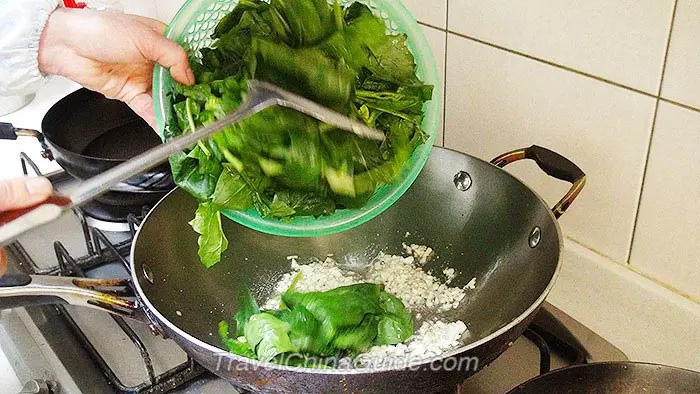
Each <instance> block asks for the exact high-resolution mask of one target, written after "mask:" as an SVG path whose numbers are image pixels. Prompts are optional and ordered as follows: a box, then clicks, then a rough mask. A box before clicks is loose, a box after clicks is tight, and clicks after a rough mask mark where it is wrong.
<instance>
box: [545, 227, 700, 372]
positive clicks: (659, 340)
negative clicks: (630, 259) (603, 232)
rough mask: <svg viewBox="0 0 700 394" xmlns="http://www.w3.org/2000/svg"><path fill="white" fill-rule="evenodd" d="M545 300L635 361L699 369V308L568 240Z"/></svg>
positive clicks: (698, 305) (699, 305)
mask: <svg viewBox="0 0 700 394" xmlns="http://www.w3.org/2000/svg"><path fill="white" fill-rule="evenodd" d="M564 244H565V247H566V249H565V251H564V254H563V256H562V268H561V272H560V274H559V278H558V279H557V281H556V283H555V284H554V288H552V292H551V293H550V294H549V297H547V301H549V302H551V303H552V304H553V305H554V306H556V307H558V308H560V309H562V310H564V311H565V312H566V313H568V314H569V315H571V317H573V318H574V319H576V320H578V321H579V322H581V323H582V324H584V325H585V326H587V327H588V328H590V329H591V330H593V331H594V332H595V333H596V334H598V335H600V336H602V337H603V338H605V339H606V340H608V341H610V342H611V343H612V344H613V345H615V346H617V347H618V348H619V349H620V350H622V351H623V352H624V353H625V354H626V355H627V357H629V358H630V359H631V360H635V361H646V362H652V363H662V364H668V365H673V366H676V367H680V368H689V369H693V370H700V357H698V352H697V347H698V345H697V344H698V343H700V325H698V321H700V304H696V303H694V302H692V301H690V300H688V299H686V298H683V297H681V296H679V295H677V294H674V293H672V292H671V291H669V290H668V289H665V288H664V287H662V286H659V285H658V284H656V283H654V282H652V281H651V280H649V279H646V278H644V277H642V276H641V275H638V274H636V273H634V272H632V271H631V270H629V269H627V268H626V267H623V266H620V265H618V264H614V263H613V262H611V261H608V260H606V259H604V258H602V257H600V256H598V255H596V254H595V253H593V252H591V251H590V250H587V249H586V248H584V247H581V246H579V245H577V244H576V243H574V242H570V241H567V242H565V243H564Z"/></svg>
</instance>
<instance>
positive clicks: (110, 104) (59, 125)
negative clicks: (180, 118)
mask: <svg viewBox="0 0 700 394" xmlns="http://www.w3.org/2000/svg"><path fill="white" fill-rule="evenodd" d="M18 136H30V137H35V138H37V139H38V140H39V142H40V143H41V146H42V149H43V150H42V156H43V157H45V158H47V159H50V160H56V162H57V163H58V164H59V165H60V166H61V167H62V168H63V169H64V170H65V171H66V172H67V173H68V174H70V175H71V176H73V177H74V178H76V179H79V180H84V179H88V178H91V177H93V176H95V175H97V174H100V173H102V172H104V171H105V170H107V169H109V168H112V167H114V166H116V165H118V164H120V163H123V162H124V161H126V160H128V159H130V158H132V157H134V156H136V155H138V154H139V153H143V152H145V151H147V150H148V149H150V148H152V147H154V146H157V145H158V144H160V143H161V140H160V138H159V137H158V135H157V134H156V133H155V132H154V131H153V129H152V128H151V127H150V126H149V125H148V123H146V121H144V120H143V119H141V118H140V117H139V116H138V115H136V113H134V112H133V111H132V110H131V109H130V108H129V107H128V106H127V105H126V104H124V103H122V102H121V101H118V100H111V99H108V98H106V97H105V96H103V95H102V94H100V93H97V92H94V91H91V90H88V89H85V88H81V89H78V90H77V91H75V92H73V93H71V94H69V95H68V96H66V97H64V98H62V99H61V100H59V101H58V102H57V103H56V104H54V105H53V106H52V107H51V108H50V109H49V111H48V112H47V113H46V115H45V116H44V119H43V120H42V122H41V132H40V131H38V130H31V129H21V128H15V127H14V126H13V125H12V124H9V123H0V139H12V140H14V139H17V137H18ZM174 187H175V183H174V181H173V178H172V174H171V172H170V166H169V164H168V163H164V164H163V165H160V166H158V167H156V168H154V169H153V170H151V171H147V172H145V173H142V174H140V175H138V176H136V177H133V178H131V179H129V180H127V181H126V182H123V183H121V184H119V185H117V186H116V187H115V188H113V189H112V190H111V191H110V192H109V193H106V194H104V195H102V196H100V197H99V198H98V200H99V201H100V202H103V203H105V204H108V205H122V204H126V205H130V206H131V205H136V206H143V205H148V206H153V204H155V203H156V202H157V201H158V200H160V199H161V198H163V197H164V196H165V194H166V193H167V192H169V191H170V190H172V189H173V188H174Z"/></svg>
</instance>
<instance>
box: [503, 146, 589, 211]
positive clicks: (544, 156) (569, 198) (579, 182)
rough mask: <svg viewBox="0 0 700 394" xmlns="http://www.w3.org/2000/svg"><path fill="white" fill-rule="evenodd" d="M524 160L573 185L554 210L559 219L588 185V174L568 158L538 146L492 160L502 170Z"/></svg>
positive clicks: (518, 150)
mask: <svg viewBox="0 0 700 394" xmlns="http://www.w3.org/2000/svg"><path fill="white" fill-rule="evenodd" d="M523 159H530V160H533V161H534V162H535V163H537V165H538V166H539V167H540V168H541V169H542V171H544V172H545V173H546V174H547V175H549V176H552V177H554V178H557V179H560V180H562V181H566V182H569V183H571V189H569V191H568V192H567V193H566V194H565V195H564V197H562V199H561V200H559V202H558V203H557V204H556V205H555V206H554V208H552V213H553V214H554V217H555V218H557V219H558V218H559V217H561V215H562V214H564V212H565V211H566V209H567V208H569V206H570V205H571V203H572V202H573V201H574V199H576V197H577V196H578V195H579V193H581V190H582V189H583V186H584V185H585V184H586V174H585V173H584V172H583V171H582V170H581V169H580V168H579V167H578V166H577V165H576V164H574V163H573V162H572V161H571V160H569V159H567V158H566V157H564V156H562V155H560V154H559V153H556V152H554V151H551V150H549V149H547V148H543V147H541V146H537V145H532V146H530V147H529V148H523V149H516V150H514V151H510V152H507V153H504V154H502V155H500V156H498V157H496V158H495V159H493V160H491V164H493V165H495V166H498V167H501V168H502V167H505V166H506V164H510V163H512V162H514V161H518V160H523Z"/></svg>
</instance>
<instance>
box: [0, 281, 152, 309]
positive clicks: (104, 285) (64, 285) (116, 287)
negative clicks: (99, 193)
mask: <svg viewBox="0 0 700 394" xmlns="http://www.w3.org/2000/svg"><path fill="white" fill-rule="evenodd" d="M129 293H130V287H129V280H128V279H88V278H76V277H67V276H47V275H27V274H6V275H3V276H2V277H0V309H10V308H18V307H25V306H33V305H46V304H66V303H67V304H70V305H77V306H85V307H89V308H94V309H99V310H101V311H107V312H110V313H112V314H115V315H119V316H124V317H134V318H137V317H138V316H139V315H140V314H139V313H138V312H139V311H140V308H139V306H138V302H137V301H135V300H134V301H132V300H128V299H126V298H123V297H124V296H128V295H129ZM137 320H141V319H140V318H137Z"/></svg>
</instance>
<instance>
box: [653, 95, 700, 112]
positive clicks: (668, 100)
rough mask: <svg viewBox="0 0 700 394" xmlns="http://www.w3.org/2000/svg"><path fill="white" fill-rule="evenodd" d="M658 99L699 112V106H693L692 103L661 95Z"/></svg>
mask: <svg viewBox="0 0 700 394" xmlns="http://www.w3.org/2000/svg"><path fill="white" fill-rule="evenodd" d="M659 100H661V101H663V102H665V103H668V104H673V105H677V106H679V107H683V108H685V109H689V110H691V111H695V112H700V108H698V107H693V106H692V105H688V104H683V103H679V102H678V101H674V100H671V99H667V98H663V97H659Z"/></svg>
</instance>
